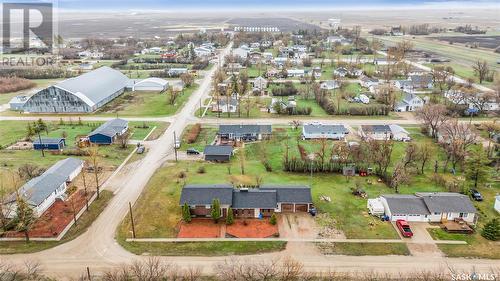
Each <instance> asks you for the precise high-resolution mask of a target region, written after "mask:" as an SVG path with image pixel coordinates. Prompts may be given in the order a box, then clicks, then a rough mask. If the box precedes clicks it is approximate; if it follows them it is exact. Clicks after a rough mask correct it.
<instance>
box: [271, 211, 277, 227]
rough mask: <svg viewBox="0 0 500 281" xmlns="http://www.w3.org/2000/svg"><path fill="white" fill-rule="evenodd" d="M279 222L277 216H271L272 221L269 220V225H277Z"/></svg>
mask: <svg viewBox="0 0 500 281" xmlns="http://www.w3.org/2000/svg"><path fill="white" fill-rule="evenodd" d="M277 222H278V219H277V218H276V214H275V213H273V214H272V215H271V219H270V220H269V223H271V224H272V225H276V223H277Z"/></svg>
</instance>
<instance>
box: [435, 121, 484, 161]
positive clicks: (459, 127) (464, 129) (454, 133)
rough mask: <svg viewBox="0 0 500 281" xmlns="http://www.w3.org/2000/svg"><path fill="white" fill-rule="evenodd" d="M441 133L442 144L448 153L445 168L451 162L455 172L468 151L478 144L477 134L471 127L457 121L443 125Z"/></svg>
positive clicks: (440, 129)
mask: <svg viewBox="0 0 500 281" xmlns="http://www.w3.org/2000/svg"><path fill="white" fill-rule="evenodd" d="M439 132H440V135H441V140H440V142H441V144H442V145H443V147H444V148H445V150H446V152H447V159H446V164H445V166H444V168H445V169H446V167H447V164H448V161H451V163H452V167H453V170H456V166H457V164H458V163H461V162H462V161H463V160H464V159H465V156H466V153H467V149H468V148H469V147H470V146H471V145H473V144H474V143H475V142H476V139H477V135H476V132H475V130H474V128H472V126H471V125H469V124H466V123H461V122H458V120H457V119H452V120H449V121H447V122H445V123H444V124H442V125H441V127H440V128H439Z"/></svg>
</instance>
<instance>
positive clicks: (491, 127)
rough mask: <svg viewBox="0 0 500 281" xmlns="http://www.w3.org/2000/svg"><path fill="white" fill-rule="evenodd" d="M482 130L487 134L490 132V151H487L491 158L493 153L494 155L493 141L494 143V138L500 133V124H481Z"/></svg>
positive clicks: (489, 122) (494, 122)
mask: <svg viewBox="0 0 500 281" xmlns="http://www.w3.org/2000/svg"><path fill="white" fill-rule="evenodd" d="M481 128H482V129H483V130H485V131H486V132H488V149H487V150H486V151H487V155H488V157H491V153H492V150H491V141H492V138H493V136H495V135H496V134H498V133H500V123H497V122H496V120H493V121H488V122H484V123H482V124H481Z"/></svg>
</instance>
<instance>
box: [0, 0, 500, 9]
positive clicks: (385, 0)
mask: <svg viewBox="0 0 500 281" xmlns="http://www.w3.org/2000/svg"><path fill="white" fill-rule="evenodd" d="M7 1H8V2H25V1H30V2H31V1H46V0H0V2H7ZM49 1H50V0H49ZM54 1H56V2H57V3H58V6H59V7H60V8H62V9H86V10H87V9H95V10H99V9H139V10H142V9H143V10H151V9H162V10H178V9H197V10H202V9H213V10H217V9H228V10H231V9H241V8H246V9H257V10H258V9H262V8H273V9H278V10H279V9H303V8H306V9H316V8H322V9H335V8H366V7H369V8H384V7H425V6H433V7H453V6H471V7H477V6H493V7H494V8H495V7H498V8H499V11H500V4H498V3H500V2H499V0H475V1H474V0H355V1H346V0H250V1H249V0H245V1H243V0H54Z"/></svg>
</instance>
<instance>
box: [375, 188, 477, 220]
mask: <svg viewBox="0 0 500 281" xmlns="http://www.w3.org/2000/svg"><path fill="white" fill-rule="evenodd" d="M379 199H380V201H381V202H382V204H383V205H384V212H385V215H386V216H388V217H389V219H390V220H391V221H397V220H406V221H410V222H447V221H450V220H454V219H463V220H464V221H466V222H468V223H470V224H475V222H476V213H477V210H476V208H475V207H474V205H473V204H472V202H471V201H470V199H469V197H468V196H466V195H463V194H460V193H452V192H436V193H416V194H415V195H403V194H387V195H382V196H380V197H379Z"/></svg>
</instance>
